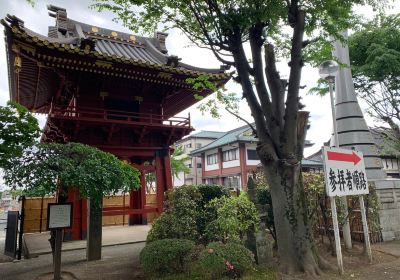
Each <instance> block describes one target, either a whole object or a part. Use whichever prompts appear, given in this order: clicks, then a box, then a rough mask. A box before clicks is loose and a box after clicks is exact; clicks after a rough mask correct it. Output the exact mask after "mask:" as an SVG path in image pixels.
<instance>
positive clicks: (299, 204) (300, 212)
mask: <svg viewBox="0 0 400 280" xmlns="http://www.w3.org/2000/svg"><path fill="white" fill-rule="evenodd" d="M264 169H265V173H266V175H267V180H268V183H269V185H270V187H271V196H272V201H273V212H274V222H275V228H276V233H277V243H278V254H279V265H280V269H281V271H282V272H283V273H286V274H293V273H295V272H300V271H302V272H305V273H307V274H309V275H319V274H320V273H321V270H320V268H319V264H318V260H317V258H318V256H317V255H316V254H315V253H316V252H315V250H314V246H313V236H312V232H311V229H310V225H309V222H308V215H307V207H306V203H305V197H304V191H303V187H302V180H301V172H300V164H295V165H290V164H288V163H286V162H284V161H279V162H274V163H272V164H270V165H267V166H264Z"/></svg>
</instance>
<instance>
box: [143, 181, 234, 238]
mask: <svg viewBox="0 0 400 280" xmlns="http://www.w3.org/2000/svg"><path fill="white" fill-rule="evenodd" d="M229 196H230V193H229V190H228V189H227V188H225V187H223V186H218V185H199V186H182V187H179V188H175V189H172V190H170V191H168V192H167V194H166V201H165V211H164V213H162V214H161V216H160V217H159V218H158V219H156V220H155V221H154V223H153V226H152V229H151V230H150V232H149V234H148V235H147V242H152V241H154V240H159V239H165V238H183V239H188V240H193V241H195V242H196V243H203V244H207V243H208V242H209V241H215V240H219V239H220V238H217V237H216V236H214V235H213V234H214V233H212V234H210V233H211V232H210V231H208V233H207V234H205V230H206V227H207V225H208V224H209V223H212V222H213V221H214V220H215V219H216V218H217V212H216V209H215V208H212V207H211V208H210V207H207V205H208V204H209V201H210V200H213V199H216V198H223V197H229ZM212 232H214V231H212Z"/></svg>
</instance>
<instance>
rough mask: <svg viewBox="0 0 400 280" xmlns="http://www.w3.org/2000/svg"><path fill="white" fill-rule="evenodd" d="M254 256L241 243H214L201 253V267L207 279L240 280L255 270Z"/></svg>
mask: <svg viewBox="0 0 400 280" xmlns="http://www.w3.org/2000/svg"><path fill="white" fill-rule="evenodd" d="M253 264H254V255H253V253H252V252H251V251H250V250H248V249H247V248H246V247H244V246H243V245H241V244H239V243H233V242H231V243H226V244H224V243H222V242H212V243H210V244H208V245H207V247H206V248H205V249H204V250H203V251H202V252H201V254H200V258H199V265H200V267H201V270H202V271H203V272H204V273H206V274H207V275H204V277H205V278H207V279H208V278H211V279H221V278H223V277H229V278H239V277H241V276H242V275H243V274H244V273H245V272H246V271H249V270H250V269H252V268H253Z"/></svg>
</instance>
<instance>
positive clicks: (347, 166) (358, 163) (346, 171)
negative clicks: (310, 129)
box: [323, 147, 369, 196]
mask: <svg viewBox="0 0 400 280" xmlns="http://www.w3.org/2000/svg"><path fill="white" fill-rule="evenodd" d="M323 151H324V166H325V181H326V190H327V193H328V196H345V195H359V194H366V193H368V192H369V191H368V182H367V176H366V173H365V165H364V160H363V156H362V153H361V152H356V151H352V150H345V149H335V148H329V147H324V149H323Z"/></svg>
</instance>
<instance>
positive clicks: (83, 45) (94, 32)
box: [1, 5, 229, 79]
mask: <svg viewBox="0 0 400 280" xmlns="http://www.w3.org/2000/svg"><path fill="white" fill-rule="evenodd" d="M48 9H49V11H50V13H49V14H50V15H51V16H53V17H55V18H56V24H55V25H56V26H49V33H48V36H44V35H41V34H38V33H36V32H34V31H32V30H30V29H28V28H26V27H25V26H24V22H23V21H22V20H21V19H19V18H17V17H16V16H10V15H7V17H6V18H5V20H1V23H2V24H3V25H4V26H5V27H6V30H7V29H11V30H12V32H13V33H14V34H15V35H16V36H17V37H21V38H24V39H28V40H29V41H30V42H32V43H33V44H37V45H39V46H46V47H47V48H49V49H58V50H60V51H67V52H71V53H77V54H82V55H90V54H92V55H94V56H96V57H97V58H102V59H108V60H114V61H117V62H123V63H129V64H137V65H148V66H151V67H154V68H162V69H163V70H170V71H171V72H176V73H182V74H191V75H199V74H210V75H212V76H213V77H215V78H218V79H224V78H228V77H229V75H228V74H226V73H225V72H224V70H225V68H224V66H221V68H220V69H206V68H199V67H195V66H191V65H188V64H185V63H182V62H180V59H179V58H178V57H177V56H173V55H168V51H167V49H166V46H165V39H166V37H167V36H168V34H166V33H163V32H156V34H155V36H154V37H142V36H137V35H133V34H128V33H123V32H117V31H113V30H110V29H106V28H101V27H97V26H92V25H89V24H86V23H82V22H78V21H75V20H72V19H69V18H68V17H67V13H66V10H65V9H62V8H59V7H55V6H52V5H50V6H48ZM6 36H7V32H6Z"/></svg>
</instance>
